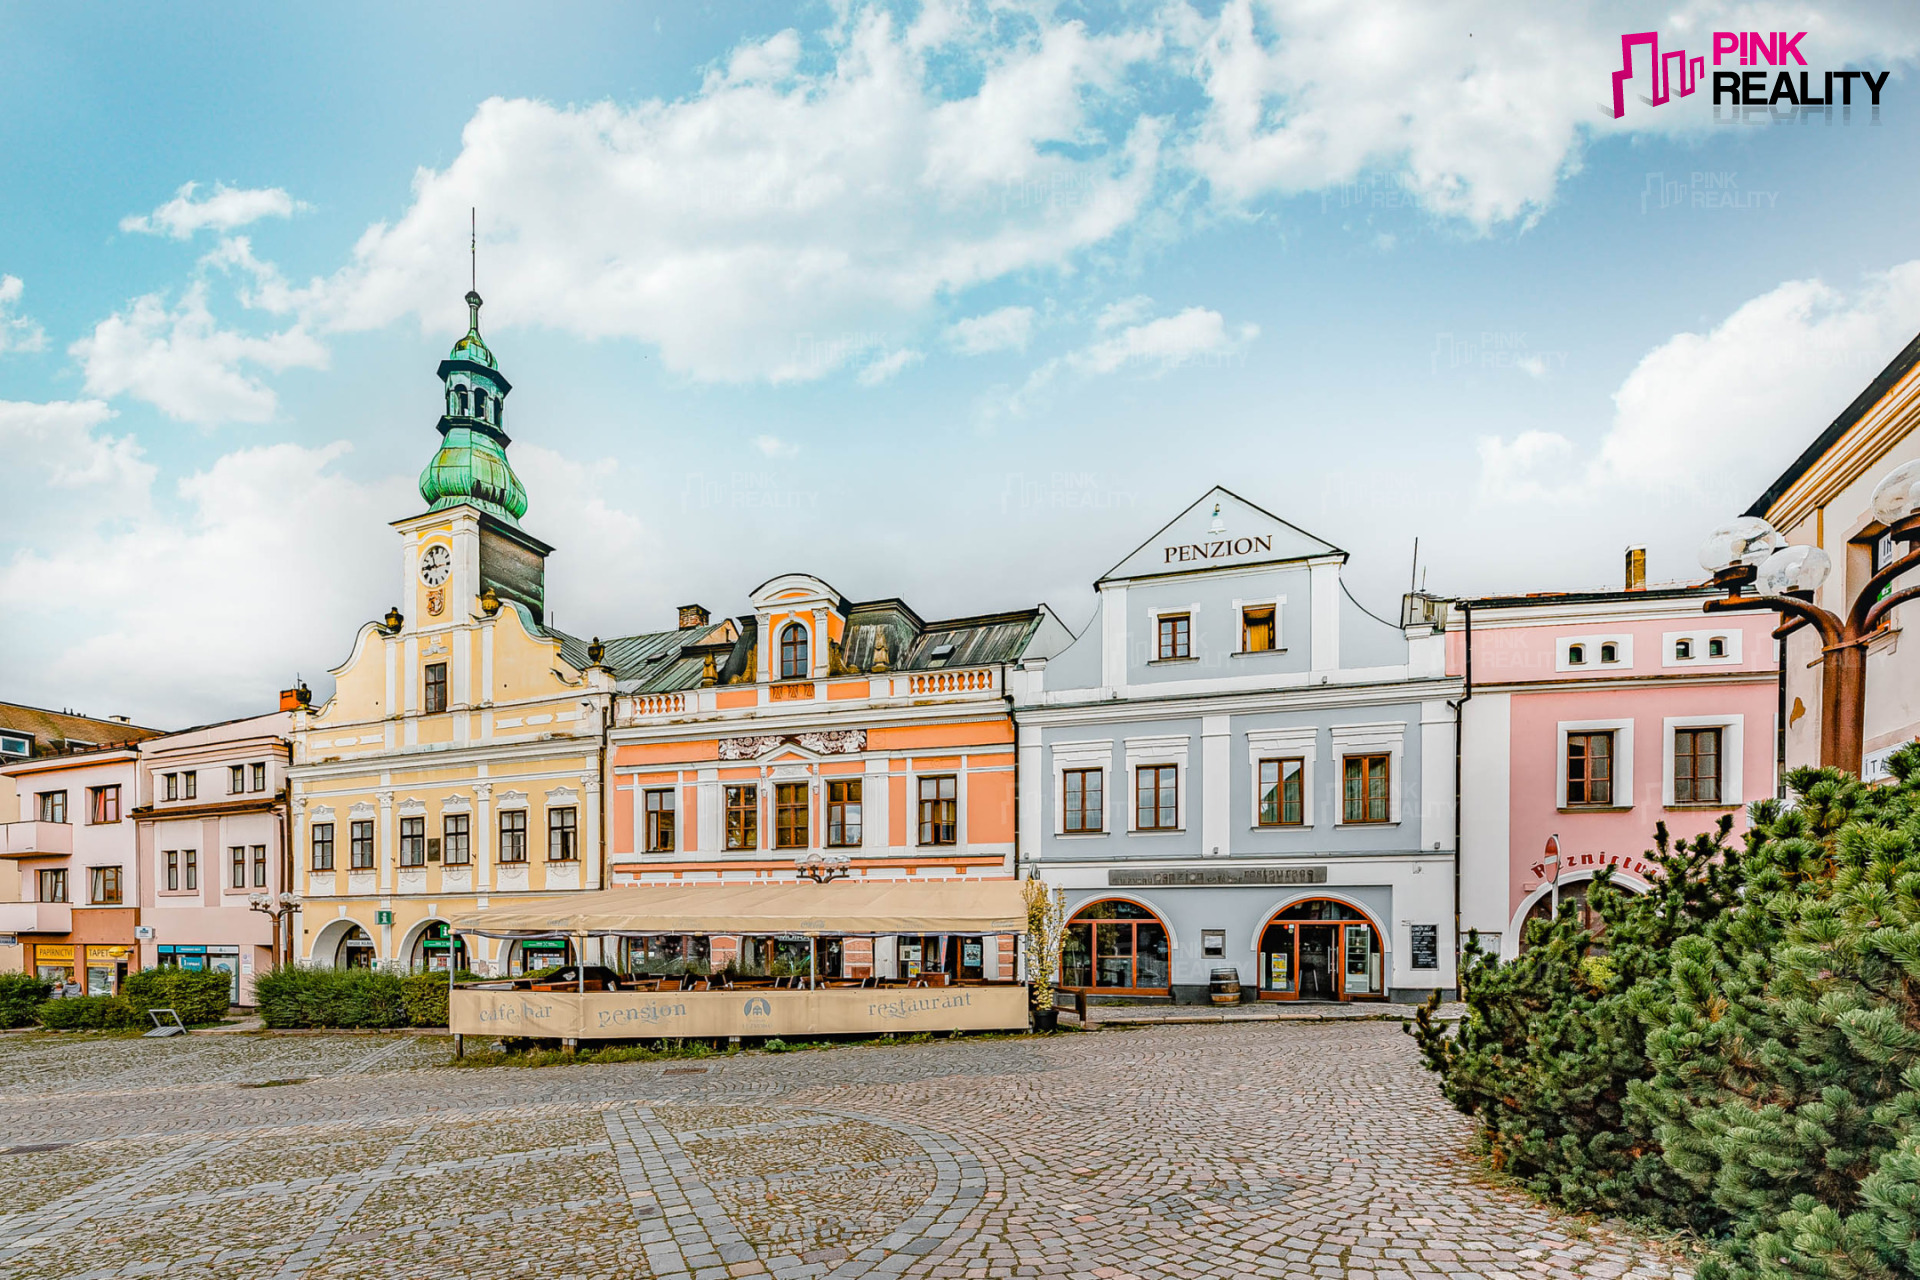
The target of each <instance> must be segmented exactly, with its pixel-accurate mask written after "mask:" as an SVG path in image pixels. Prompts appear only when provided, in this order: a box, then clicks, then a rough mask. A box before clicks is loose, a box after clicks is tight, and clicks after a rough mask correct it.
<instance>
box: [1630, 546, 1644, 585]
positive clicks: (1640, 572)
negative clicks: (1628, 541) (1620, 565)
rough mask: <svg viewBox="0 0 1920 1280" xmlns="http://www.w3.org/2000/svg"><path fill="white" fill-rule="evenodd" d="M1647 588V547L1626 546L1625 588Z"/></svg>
mask: <svg viewBox="0 0 1920 1280" xmlns="http://www.w3.org/2000/svg"><path fill="white" fill-rule="evenodd" d="M1646 589H1647V549H1646V548H1645V547H1628V548H1627V590H1629V591H1645V590H1646Z"/></svg>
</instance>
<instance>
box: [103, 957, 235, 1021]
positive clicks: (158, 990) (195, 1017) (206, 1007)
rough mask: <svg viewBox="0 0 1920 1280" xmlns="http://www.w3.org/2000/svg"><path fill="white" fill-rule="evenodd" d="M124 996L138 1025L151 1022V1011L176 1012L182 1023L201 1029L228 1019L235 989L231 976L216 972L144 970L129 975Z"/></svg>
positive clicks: (122, 993) (122, 990)
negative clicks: (225, 1018)
mask: <svg viewBox="0 0 1920 1280" xmlns="http://www.w3.org/2000/svg"><path fill="white" fill-rule="evenodd" d="M120 994H121V996H123V997H124V998H125V999H126V1001H127V1003H128V1004H129V1005H131V1006H132V1007H133V1012H134V1020H135V1021H136V1022H140V1023H146V1022H149V1021H150V1019H149V1018H148V1017H147V1011H148V1010H149V1009H172V1010H173V1011H174V1012H175V1013H178V1014H179V1015H180V1021H182V1022H184V1023H186V1024H187V1025H188V1026H198V1025H200V1024H202V1023H208V1022H219V1021H220V1020H221V1019H222V1018H224V1017H226V1016H227V1009H228V1007H229V1002H230V1001H231V999H232V994H233V986H232V981H231V979H230V977H229V975H227V974H225V973H220V972H218V971H216V970H193V969H171V968H169V969H142V970H141V971H140V972H138V973H130V974H128V975H127V980H126V981H125V982H123V983H121V984H120Z"/></svg>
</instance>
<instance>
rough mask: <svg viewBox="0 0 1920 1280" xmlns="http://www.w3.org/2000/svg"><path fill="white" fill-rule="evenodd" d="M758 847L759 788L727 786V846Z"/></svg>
mask: <svg viewBox="0 0 1920 1280" xmlns="http://www.w3.org/2000/svg"><path fill="white" fill-rule="evenodd" d="M759 847H760V788H759V787H753V786H746V787H728V788H727V848H729V849H758V848H759Z"/></svg>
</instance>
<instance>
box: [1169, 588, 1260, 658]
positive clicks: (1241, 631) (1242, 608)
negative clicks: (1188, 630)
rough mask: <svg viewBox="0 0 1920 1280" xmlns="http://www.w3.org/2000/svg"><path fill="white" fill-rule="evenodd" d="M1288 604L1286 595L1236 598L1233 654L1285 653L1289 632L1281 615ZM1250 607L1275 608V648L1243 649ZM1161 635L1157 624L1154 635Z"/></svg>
mask: <svg viewBox="0 0 1920 1280" xmlns="http://www.w3.org/2000/svg"><path fill="white" fill-rule="evenodd" d="M1286 604H1287V598H1286V597H1285V596H1267V597H1265V598H1263V599H1259V600H1235V601H1234V602H1233V625H1234V637H1233V654H1234V656H1235V657H1241V656H1248V657H1251V656H1252V655H1253V654H1256V653H1285V652H1286V651H1287V645H1286V634H1287V633H1286V632H1285V631H1284V630H1283V629H1282V619H1281V615H1282V614H1284V613H1285V612H1286ZM1248 609H1272V610H1273V648H1271V649H1243V648H1241V647H1240V646H1241V645H1242V644H1244V643H1246V639H1247V610H1248ZM1159 635H1160V628H1159V627H1157V626H1156V627H1155V628H1154V637H1155V640H1156V641H1157V640H1158V638H1159Z"/></svg>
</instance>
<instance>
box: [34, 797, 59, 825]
mask: <svg viewBox="0 0 1920 1280" xmlns="http://www.w3.org/2000/svg"><path fill="white" fill-rule="evenodd" d="M34 798H35V799H37V800H38V801H39V802H40V806H39V808H40V821H42V822H65V821H66V820H67V793H66V792H64V791H42V792H41V793H40V794H39V795H38V796H36V797H34Z"/></svg>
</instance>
